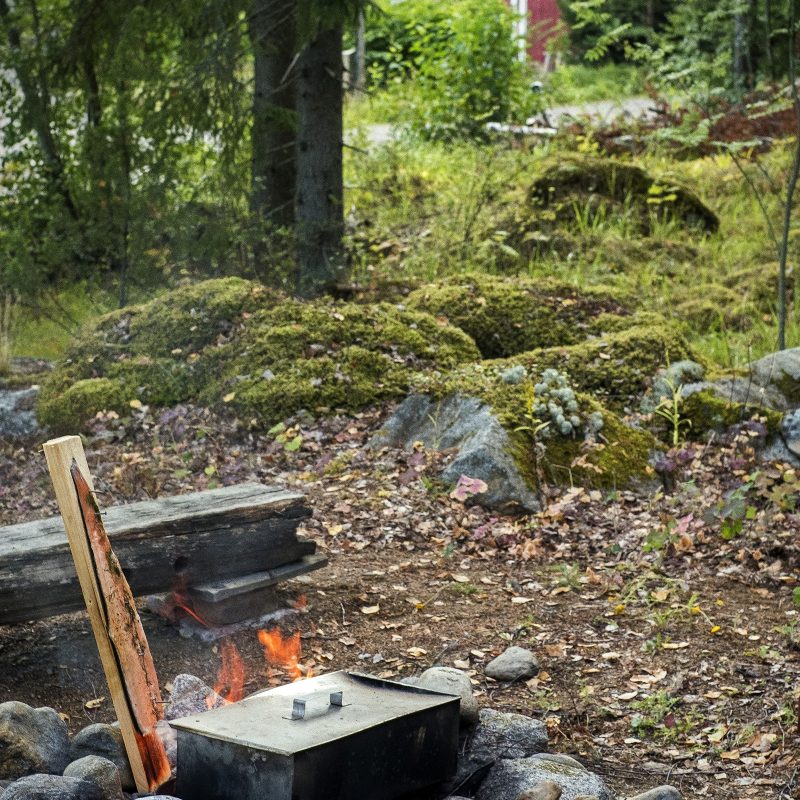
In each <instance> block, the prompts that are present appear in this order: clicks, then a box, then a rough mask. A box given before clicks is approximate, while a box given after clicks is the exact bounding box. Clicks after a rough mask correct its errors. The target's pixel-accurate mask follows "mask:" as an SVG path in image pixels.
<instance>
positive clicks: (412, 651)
mask: <svg viewBox="0 0 800 800" xmlns="http://www.w3.org/2000/svg"><path fill="white" fill-rule="evenodd" d="M406 653H408V654H409V655H410V656H411V658H422V656H426V655H428V651H427V650H423V649H422V648H421V647H409V648H408V650H406Z"/></svg>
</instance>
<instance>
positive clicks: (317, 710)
mask: <svg viewBox="0 0 800 800" xmlns="http://www.w3.org/2000/svg"><path fill="white" fill-rule="evenodd" d="M343 705H344V692H330V693H329V692H316V693H315V694H309V695H306V696H305V697H295V698H294V699H293V700H292V716H291V718H292V719H309V718H311V717H318V716H321V715H322V714H324V713H326V712H327V711H328V709H330V707H331V706H339V707H341V706H343Z"/></svg>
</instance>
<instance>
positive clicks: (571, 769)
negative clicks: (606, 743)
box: [476, 753, 613, 800]
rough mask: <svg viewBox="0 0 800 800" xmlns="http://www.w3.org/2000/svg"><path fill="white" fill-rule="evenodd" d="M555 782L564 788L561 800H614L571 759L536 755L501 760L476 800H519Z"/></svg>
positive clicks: (580, 765)
mask: <svg viewBox="0 0 800 800" xmlns="http://www.w3.org/2000/svg"><path fill="white" fill-rule="evenodd" d="M546 781H552V782H553V783H555V784H557V785H558V786H559V787H560V788H561V800H577V798H578V797H580V796H581V795H587V794H588V795H594V796H596V797H597V799H598V800H612V797H613V795H612V794H611V792H610V791H609V789H608V787H607V786H606V785H605V783H603V780H602V779H601V778H600V777H599V776H598V775H595V774H594V773H592V772H589V770H587V769H586V768H585V767H584V766H583V765H582V764H581V763H580V762H578V761H576V760H575V759H574V758H570V757H569V756H562V755H558V754H547V753H537V754H536V755H532V756H529V757H528V758H515V759H501V760H500V761H498V762H497V763H496V764H495V765H494V767H492V770H491V772H489V775H488V777H487V778H486V780H485V781H484V782H483V783H482V784H481V787H480V789H479V790H478V794H477V795H476V797H477V800H517V798H519V797H520V795H522V794H523V792H529V791H532V790H533V789H535V788H536V787H537V786H539V785H541V784H542V783H545V782H546Z"/></svg>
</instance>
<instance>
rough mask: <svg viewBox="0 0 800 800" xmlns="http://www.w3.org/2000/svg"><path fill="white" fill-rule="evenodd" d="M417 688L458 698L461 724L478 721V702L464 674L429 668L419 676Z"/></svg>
mask: <svg viewBox="0 0 800 800" xmlns="http://www.w3.org/2000/svg"><path fill="white" fill-rule="evenodd" d="M417 686H419V687H420V688H421V689H433V690H434V691H436V692H446V693H447V694H453V695H456V696H458V697H460V698H461V705H460V707H459V708H460V717H461V723H462V724H463V725H474V724H475V723H476V722H477V721H478V701H477V700H476V699H475V695H474V694H473V693H472V682H471V681H470V679H469V675H467V674H466V672H462V671H461V670H460V669H455V668H454V667H431V668H430V669H426V670H425V672H423V673H422V675H420V676H419V680H418V681H417Z"/></svg>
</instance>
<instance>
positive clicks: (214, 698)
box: [164, 674, 225, 719]
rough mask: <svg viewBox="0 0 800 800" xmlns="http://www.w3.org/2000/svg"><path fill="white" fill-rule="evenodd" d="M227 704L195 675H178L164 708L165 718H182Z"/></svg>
mask: <svg viewBox="0 0 800 800" xmlns="http://www.w3.org/2000/svg"><path fill="white" fill-rule="evenodd" d="M223 705H225V701H224V700H223V699H222V698H221V697H220V696H219V695H218V694H217V693H216V692H215V691H214V690H213V689H212V688H211V687H210V686H208V685H207V684H205V683H203V681H201V680H200V678H198V677H196V676H195V675H187V674H181V675H176V676H175V680H173V681H172V691H171V692H170V693H169V703H167V705H166V708H165V709H164V718H165V719H180V718H181V717H188V716H191V715H192V714H199V713H201V712H203V711H208V710H210V709H212V708H219V707H220V706H223Z"/></svg>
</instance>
